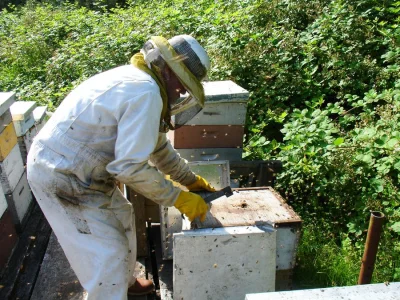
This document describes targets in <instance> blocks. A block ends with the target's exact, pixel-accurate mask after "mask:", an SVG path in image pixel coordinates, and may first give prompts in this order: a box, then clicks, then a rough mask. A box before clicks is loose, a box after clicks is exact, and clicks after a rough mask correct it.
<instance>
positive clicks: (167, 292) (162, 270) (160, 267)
mask: <svg viewBox="0 0 400 300" xmlns="http://www.w3.org/2000/svg"><path fill="white" fill-rule="evenodd" d="M151 231H152V234H151V236H152V239H153V241H154V246H155V249H154V250H155V256H156V264H157V272H158V281H159V286H160V287H159V294H160V297H161V300H173V283H172V276H173V269H172V268H173V263H172V261H171V260H163V259H162V252H161V231H160V225H152V227H151Z"/></svg>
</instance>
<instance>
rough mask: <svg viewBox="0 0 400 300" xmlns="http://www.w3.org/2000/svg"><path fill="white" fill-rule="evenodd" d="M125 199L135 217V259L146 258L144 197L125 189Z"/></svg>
mask: <svg viewBox="0 0 400 300" xmlns="http://www.w3.org/2000/svg"><path fill="white" fill-rule="evenodd" d="M127 198H128V200H129V201H130V202H131V203H132V206H133V212H134V216H135V227H136V242H137V257H143V256H147V255H148V248H147V231H146V215H145V206H144V202H145V197H144V196H142V195H140V194H139V193H137V192H135V191H134V190H132V189H130V188H128V187H127Z"/></svg>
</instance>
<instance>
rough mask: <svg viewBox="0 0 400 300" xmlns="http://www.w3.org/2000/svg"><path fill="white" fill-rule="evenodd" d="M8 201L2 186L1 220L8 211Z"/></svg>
mask: <svg viewBox="0 0 400 300" xmlns="http://www.w3.org/2000/svg"><path fill="white" fill-rule="evenodd" d="M7 207H8V205H7V200H6V197H5V196H4V192H3V189H2V188H1V185H0V219H1V217H2V216H3V214H4V212H5V211H6V210H7Z"/></svg>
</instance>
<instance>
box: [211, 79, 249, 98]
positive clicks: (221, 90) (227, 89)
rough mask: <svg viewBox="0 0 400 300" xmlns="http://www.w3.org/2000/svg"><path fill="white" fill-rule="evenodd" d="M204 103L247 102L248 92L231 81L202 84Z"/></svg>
mask: <svg viewBox="0 0 400 300" xmlns="http://www.w3.org/2000/svg"><path fill="white" fill-rule="evenodd" d="M203 86H204V93H205V96H206V101H210V102H211V101H212V102H216V101H218V102H247V100H248V99H249V92H248V91H247V90H245V89H244V88H242V87H240V86H239V85H237V84H236V83H234V82H233V81H231V80H225V81H208V82H204V83H203Z"/></svg>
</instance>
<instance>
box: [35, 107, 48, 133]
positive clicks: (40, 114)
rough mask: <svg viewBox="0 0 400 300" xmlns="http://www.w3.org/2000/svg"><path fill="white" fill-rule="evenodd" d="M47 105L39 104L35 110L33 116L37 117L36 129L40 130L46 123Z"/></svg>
mask: <svg viewBox="0 0 400 300" xmlns="http://www.w3.org/2000/svg"><path fill="white" fill-rule="evenodd" d="M46 111H47V106H38V107H36V108H35V109H34V110H33V118H34V119H35V126H36V131H37V132H39V131H40V130H41V129H42V128H43V126H44V124H46Z"/></svg>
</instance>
